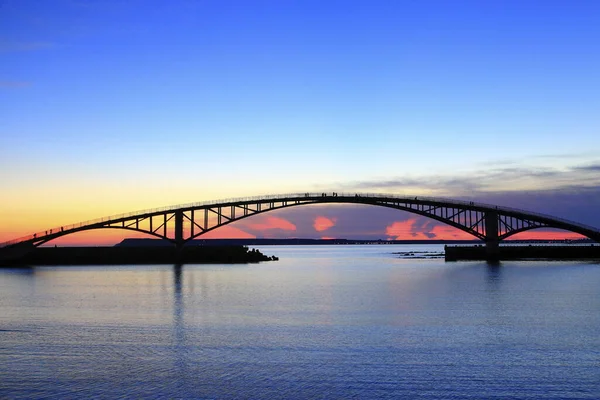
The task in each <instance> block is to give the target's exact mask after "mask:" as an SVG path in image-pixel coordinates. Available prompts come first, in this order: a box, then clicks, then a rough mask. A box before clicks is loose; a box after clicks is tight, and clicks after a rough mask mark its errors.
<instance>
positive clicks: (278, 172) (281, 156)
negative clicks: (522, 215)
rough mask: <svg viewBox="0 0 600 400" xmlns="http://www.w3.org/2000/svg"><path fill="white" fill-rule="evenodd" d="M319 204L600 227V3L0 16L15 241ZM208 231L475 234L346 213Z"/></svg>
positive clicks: (304, 210)
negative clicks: (236, 208)
mask: <svg viewBox="0 0 600 400" xmlns="http://www.w3.org/2000/svg"><path fill="white" fill-rule="evenodd" d="M305 191H316V192H320V191H340V192H377V193H392V194H398V195H403V194H411V195H412V194H415V195H429V196H442V197H449V198H460V199H470V200H473V201H483V202H486V203H492V204H498V205H502V206H510V207H518V208H522V209H526V210H531V211H535V212H541V213H547V214H552V215H555V216H558V217H561V218H565V219H570V220H574V221H577V222H581V223H584V224H588V225H592V226H595V227H600V2H598V1H592V0H590V1H566V0H565V1H551V0H545V1H527V0H519V1H494V2H492V1H479V0H478V1H460V0H457V1H426V0H424V1H401V0H395V1H378V0H368V1H367V0H365V1H351V0H345V1H341V0H340V1H337V0H336V1H334V0H331V1H328V0H318V1H316V0H315V1H313V0H304V1H291V0H289V1H286V0H272V1H253V0H243V1H242V0H240V1H227V0H218V1H217V0H215V1H202V0H198V1H170V2H165V1H160V2H159V1H142V0H139V1H135V0H131V1H116V0H115V1H111V0H98V1H95V0H48V1H43V0H39V1H34V0H0V242H1V241H4V240H9V239H12V238H14V237H18V236H21V235H25V234H29V233H32V232H35V231H40V230H41V231H43V230H44V229H46V228H50V227H55V226H60V225H66V224H70V223H74V222H78V221H82V220H87V219H93V218H97V217H101V216H105V215H111V214H117V213H122V212H129V211H134V210H140V209H146V208H153V207H159V206H166V205H174V204H181V203H191V202H197V201H203V200H212V199H224V198H230V197H241V196H254V195H261V194H276V193H288V192H305ZM117 233H118V232H117ZM534 233H535V231H532V232H530V233H529V236H532V235H533V234H534ZM120 235H121V236H119V237H127V236H131V234H130V233H127V232H125V233H120ZM211 235H212V236H213V237H218V236H221V237H232V236H237V237H314V238H319V237H343V238H368V239H379V238H381V239H387V238H393V239H396V238H398V239H411V238H415V239H422V238H448V239H454V238H460V239H463V238H464V239H467V238H469V237H468V235H465V234H464V233H462V232H460V231H456V230H453V229H451V228H449V227H447V226H444V225H441V224H439V223H437V222H434V221H432V220H427V219H425V218H422V217H418V216H415V215H412V214H408V213H402V212H398V211H394V210H389V209H384V208H378V207H357V206H348V205H346V206H331V207H322V206H320V207H297V208H291V209H289V210H282V211H278V212H274V213H266V214H264V215H262V216H257V217H253V218H248V219H247V220H245V221H240V222H239V223H236V224H232V225H230V226H229V227H227V228H223V229H222V230H221V231H219V230H217V231H215V232H214V233H212V234H211ZM538 235H541V236H544V237H548V235H549V234H548V233H543V232H542V233H539V234H538ZM551 235H558V236H559V237H570V236H572V235H570V234H569V233H566V232H561V233H558V234H557V233H552V234H551ZM117 236H118V235H117ZM117 236H115V231H111V232H110V233H104V234H102V233H100V232H89V233H86V234H81V235H80V237H79V238H75V237H73V238H71V239H70V240H72V241H74V242H77V241H80V242H82V241H83V242H89V243H104V242H110V241H114V240H117V239H116V238H117ZM65 240H66V238H65Z"/></svg>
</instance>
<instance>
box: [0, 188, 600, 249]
mask: <svg viewBox="0 0 600 400" xmlns="http://www.w3.org/2000/svg"><path fill="white" fill-rule="evenodd" d="M333 193H335V194H336V196H337V197H359V198H362V197H366V198H382V199H394V200H400V201H408V202H411V201H429V202H434V203H443V204H444V205H449V206H451V205H457V206H469V207H481V208H487V209H491V210H497V211H498V212H502V211H505V212H511V213H519V214H525V215H528V216H532V217H538V218H544V219H550V220H553V221H557V222H561V223H564V224H568V225H572V226H577V227H579V228H582V229H586V230H590V231H592V232H599V230H598V228H595V227H592V226H589V225H584V224H581V223H578V222H574V221H569V220H566V219H562V218H557V217H554V216H551V215H548V214H542V213H536V212H531V211H528V210H522V209H518V208H512V207H501V206H497V205H494V204H488V203H480V202H472V201H467V200H457V199H449V198H444V197H431V196H414V195H402V196H399V195H393V194H388V193H359V192H353V193H342V192H332V191H327V192H318V193H315V192H303V193H286V194H272V195H263V196H246V197H236V198H227V199H218V200H206V201H200V202H195V203H184V204H177V205H171V206H164V207H157V208H150V209H144V210H138V211H132V212H128V213H122V214H115V215H110V216H107V217H101V218H96V219H90V220H87V221H82V222H77V223H74V224H70V225H63V226H59V227H55V228H51V229H47V230H44V231H40V232H36V233H32V234H29V235H25V236H22V237H19V238H15V239H12V240H9V241H6V242H3V243H0V247H6V246H10V245H12V244H16V243H21V242H27V241H32V240H34V239H35V240H37V239H43V238H44V237H47V236H52V235H55V234H56V233H59V232H68V231H72V230H76V229H79V228H83V227H86V226H92V225H97V224H102V223H105V222H111V221H117V220H123V219H128V218H132V217H135V216H142V215H148V214H160V213H163V212H170V211H176V210H180V209H184V210H185V209H192V208H200V207H207V206H218V205H223V204H231V203H245V202H248V203H251V202H265V201H270V200H280V201H281V200H286V199H287V200H296V199H298V200H302V199H306V198H321V197H323V196H325V197H333Z"/></svg>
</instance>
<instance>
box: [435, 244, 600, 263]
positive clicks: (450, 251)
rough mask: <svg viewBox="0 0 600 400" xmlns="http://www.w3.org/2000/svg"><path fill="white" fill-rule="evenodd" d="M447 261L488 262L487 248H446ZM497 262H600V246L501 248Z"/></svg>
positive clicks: (496, 258) (496, 257)
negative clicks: (529, 260) (538, 260)
mask: <svg viewBox="0 0 600 400" xmlns="http://www.w3.org/2000/svg"><path fill="white" fill-rule="evenodd" d="M445 258H446V261H459V260H488V259H490V256H489V254H488V252H487V249H486V247H485V246H446V247H445ZM493 258H494V259H495V260H527V259H546V260H584V259H598V260H600V245H595V246H594V245H587V246H500V247H499V248H498V253H497V255H496V256H495V257H493Z"/></svg>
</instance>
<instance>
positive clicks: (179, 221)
mask: <svg viewBox="0 0 600 400" xmlns="http://www.w3.org/2000/svg"><path fill="white" fill-rule="evenodd" d="M174 236H175V238H174V239H175V246H177V252H178V253H180V252H181V248H182V247H183V211H176V212H175V233H174Z"/></svg>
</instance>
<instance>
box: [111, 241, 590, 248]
mask: <svg viewBox="0 0 600 400" xmlns="http://www.w3.org/2000/svg"><path fill="white" fill-rule="evenodd" d="M503 243H511V244H519V243H523V244H536V243H539V244H548V243H557V244H581V245H585V244H588V243H589V244H592V243H594V242H593V241H591V240H585V239H583V240H510V241H505V242H503ZM378 244H381V245H391V244H449V245H453V244H454V245H469V244H473V245H480V244H483V242H482V241H481V240H381V239H379V240H372V239H367V240H362V239H195V240H192V241H190V242H189V243H187V244H186V245H185V247H188V246H290V245H378ZM154 246H173V244H172V243H171V242H169V241H167V240H163V239H124V240H123V241H122V242H120V243H118V244H116V245H115V247H154Z"/></svg>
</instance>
